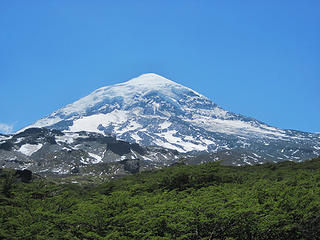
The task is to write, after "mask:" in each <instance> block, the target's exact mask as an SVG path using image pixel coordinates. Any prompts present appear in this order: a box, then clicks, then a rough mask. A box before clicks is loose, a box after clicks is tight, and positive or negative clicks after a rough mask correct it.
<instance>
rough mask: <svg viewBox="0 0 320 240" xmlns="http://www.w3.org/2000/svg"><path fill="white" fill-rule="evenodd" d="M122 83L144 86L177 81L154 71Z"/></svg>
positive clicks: (168, 83)
mask: <svg viewBox="0 0 320 240" xmlns="http://www.w3.org/2000/svg"><path fill="white" fill-rule="evenodd" d="M123 84H128V85H144V86H161V85H178V84H177V83H175V82H173V81H171V80H169V79H167V78H165V77H162V76H160V75H158V74H155V73H145V74H142V75H140V76H139V77H136V78H133V79H131V80H129V81H128V82H126V83H123Z"/></svg>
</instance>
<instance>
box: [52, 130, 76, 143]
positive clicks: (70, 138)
mask: <svg viewBox="0 0 320 240" xmlns="http://www.w3.org/2000/svg"><path fill="white" fill-rule="evenodd" d="M79 137H80V135H79V134H78V133H73V132H65V133H64V135H63V136H56V137H55V139H56V142H57V143H68V144H71V143H73V142H74V139H76V138H79Z"/></svg>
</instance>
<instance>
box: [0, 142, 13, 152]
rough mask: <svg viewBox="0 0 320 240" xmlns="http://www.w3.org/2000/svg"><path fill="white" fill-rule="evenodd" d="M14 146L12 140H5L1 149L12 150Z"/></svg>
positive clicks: (0, 146) (0, 145)
mask: <svg viewBox="0 0 320 240" xmlns="http://www.w3.org/2000/svg"><path fill="white" fill-rule="evenodd" d="M12 147H13V144H12V143H11V142H8V141H7V142H5V143H2V144H0V149H2V150H5V151H11V150H12Z"/></svg>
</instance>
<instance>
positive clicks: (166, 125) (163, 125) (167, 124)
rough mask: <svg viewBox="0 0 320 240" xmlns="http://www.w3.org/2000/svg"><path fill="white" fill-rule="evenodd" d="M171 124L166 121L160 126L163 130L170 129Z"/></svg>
mask: <svg viewBox="0 0 320 240" xmlns="http://www.w3.org/2000/svg"><path fill="white" fill-rule="evenodd" d="M171 124H172V123H171V122H169V121H164V122H163V123H161V124H159V127H160V128H161V129H167V128H169V127H170V126H171Z"/></svg>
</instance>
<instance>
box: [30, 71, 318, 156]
mask: <svg viewBox="0 0 320 240" xmlns="http://www.w3.org/2000/svg"><path fill="white" fill-rule="evenodd" d="M29 127H48V128H53V129H58V130H66V131H72V132H77V131H89V132H98V133H102V134H112V135H114V136H116V137H117V138H118V139H121V140H125V141H128V142H136V143H139V144H141V145H156V146H162V147H166V148H171V149H176V150H178V151H180V152H188V151H219V150H222V149H224V150H228V149H232V148H237V147H239V146H245V147H247V146H250V144H251V143H252V141H253V139H254V141H260V142H263V144H265V146H268V144H270V141H278V140H279V139H282V141H296V139H299V141H300V140H301V139H302V137H301V136H303V135H299V134H296V135H295V136H294V137H293V134H292V133H290V132H288V131H285V130H281V129H278V128H274V127H271V126H268V125H266V124H264V123H262V122H259V121H257V120H254V119H252V118H247V117H245V116H241V115H238V114H234V113H232V112H228V111H226V110H224V109H222V108H220V107H219V106H217V105H216V104H215V103H213V102H212V101H211V100H210V99H208V98H207V97H205V96H203V95H201V94H199V93H197V92H195V91H193V90H192V89H190V88H187V87H185V86H183V85H181V84H178V83H176V82H173V81H171V80H169V79H167V78H165V77H162V76H160V75H157V74H155V73H146V74H142V75H140V76H138V77H136V78H133V79H131V80H129V81H127V82H124V83H119V84H115V85H111V86H106V87H102V88H99V89H97V90H96V91H94V92H92V93H91V94H89V95H88V96H86V97H84V98H81V99H79V100H78V101H76V102H74V103H72V104H69V105H67V106H65V107H63V108H61V109H59V110H57V111H56V112H53V113H52V114H51V115H49V116H48V117H45V118H42V119H40V120H39V121H37V122H36V123H35V124H33V125H31V126H29ZM240 137H241V138H240ZM239 139H241V140H239ZM257 139H258V140H257ZM317 141H318V135H317ZM248 144H249V145H248ZM317 146H318V145H317ZM317 146H316V147H317Z"/></svg>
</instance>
